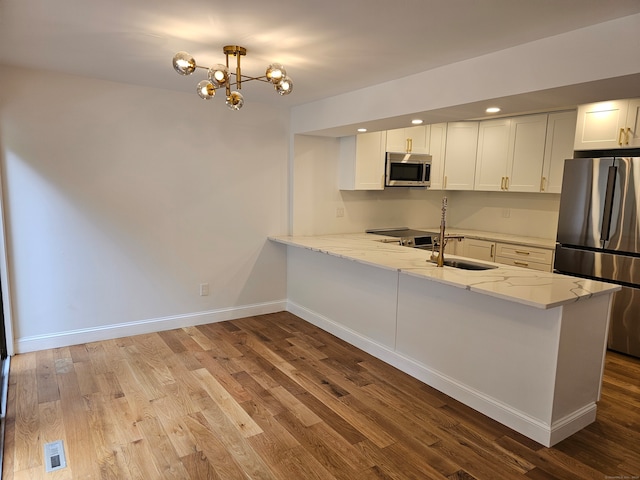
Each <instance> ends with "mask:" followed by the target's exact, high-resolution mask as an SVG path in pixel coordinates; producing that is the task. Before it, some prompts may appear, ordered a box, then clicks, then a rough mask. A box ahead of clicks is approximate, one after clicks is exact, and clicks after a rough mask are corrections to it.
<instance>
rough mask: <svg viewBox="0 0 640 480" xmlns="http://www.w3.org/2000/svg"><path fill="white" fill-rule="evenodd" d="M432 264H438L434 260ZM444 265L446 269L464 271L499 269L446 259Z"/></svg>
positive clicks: (468, 261) (467, 261)
mask: <svg viewBox="0 0 640 480" xmlns="http://www.w3.org/2000/svg"><path fill="white" fill-rule="evenodd" d="M430 261H431V263H436V262H435V261H434V260H430ZM444 265H445V266H446V267H453V268H460V269H462V270H491V269H492V268H498V266H497V265H487V264H485V263H476V262H472V261H470V260H449V259H446V258H445V259H444Z"/></svg>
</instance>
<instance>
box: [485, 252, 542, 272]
mask: <svg viewBox="0 0 640 480" xmlns="http://www.w3.org/2000/svg"><path fill="white" fill-rule="evenodd" d="M496 263H501V264H503V265H511V266H512V267H521V268H530V269H532V270H540V271H542V272H550V271H551V264H550V263H540V262H532V261H530V260H517V259H515V258H508V257H500V256H497V257H496Z"/></svg>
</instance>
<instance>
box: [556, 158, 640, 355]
mask: <svg viewBox="0 0 640 480" xmlns="http://www.w3.org/2000/svg"><path fill="white" fill-rule="evenodd" d="M639 212H640V158H635V157H606V158H574V159H570V160H566V161H565V166H564V177H563V180H562V193H561V196H560V212H559V217H558V236H557V244H556V257H555V264H554V266H555V271H557V272H559V273H566V274H569V275H576V276H579V277H585V278H593V279H597V280H602V281H605V282H612V283H617V284H619V285H621V286H622V290H621V291H619V292H616V293H615V294H614V298H613V307H612V312H611V324H610V329H609V340H608V346H609V348H610V349H611V350H616V351H619V352H623V353H626V354H629V355H633V356H636V357H640V222H639V220H638V214H639Z"/></svg>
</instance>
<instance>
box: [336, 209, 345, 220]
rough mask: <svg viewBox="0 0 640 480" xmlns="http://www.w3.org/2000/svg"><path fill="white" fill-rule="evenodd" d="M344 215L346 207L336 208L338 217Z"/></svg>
mask: <svg viewBox="0 0 640 480" xmlns="http://www.w3.org/2000/svg"><path fill="white" fill-rule="evenodd" d="M342 217H344V207H338V208H336V218H342Z"/></svg>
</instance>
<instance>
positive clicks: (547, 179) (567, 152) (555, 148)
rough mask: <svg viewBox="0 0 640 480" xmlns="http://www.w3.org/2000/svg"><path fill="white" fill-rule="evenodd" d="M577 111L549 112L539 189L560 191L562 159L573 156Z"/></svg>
mask: <svg viewBox="0 0 640 480" xmlns="http://www.w3.org/2000/svg"><path fill="white" fill-rule="evenodd" d="M576 118H577V112H575V111H572V112H558V113H550V114H549V121H548V122H547V141H546V144H545V151H544V164H543V166H542V182H541V183H540V191H541V192H547V193H560V190H561V189H562V173H563V171H564V161H565V160H566V159H567V158H573V140H574V138H575V131H576Z"/></svg>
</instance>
